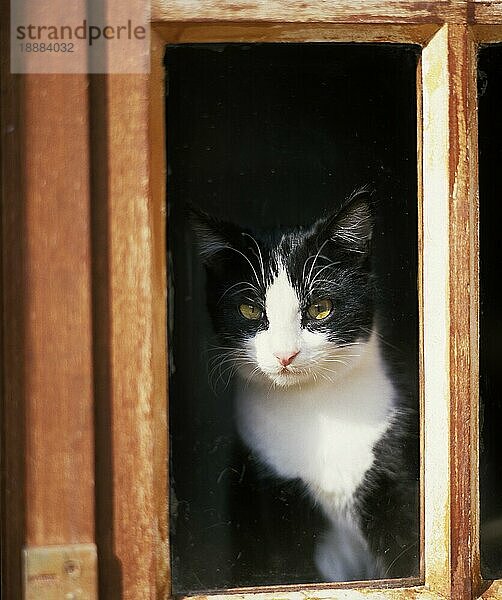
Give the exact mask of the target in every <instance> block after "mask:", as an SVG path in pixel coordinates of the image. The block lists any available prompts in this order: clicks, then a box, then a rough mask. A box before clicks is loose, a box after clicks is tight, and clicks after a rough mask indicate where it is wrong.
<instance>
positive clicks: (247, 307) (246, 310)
mask: <svg viewBox="0 0 502 600" xmlns="http://www.w3.org/2000/svg"><path fill="white" fill-rule="evenodd" d="M239 312H240V313H241V315H242V316H243V317H245V318H246V319H249V320H250V321H257V320H258V319H261V315H262V312H261V310H260V309H259V308H258V307H257V306H253V305H252V304H241V305H239Z"/></svg>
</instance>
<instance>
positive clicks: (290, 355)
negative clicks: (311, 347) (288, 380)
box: [274, 350, 300, 367]
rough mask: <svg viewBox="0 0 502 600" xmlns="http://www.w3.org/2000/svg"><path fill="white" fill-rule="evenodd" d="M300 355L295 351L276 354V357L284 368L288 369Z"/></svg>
mask: <svg viewBox="0 0 502 600" xmlns="http://www.w3.org/2000/svg"><path fill="white" fill-rule="evenodd" d="M299 353H300V351H299V350H294V351H293V352H276V353H275V354H274V356H275V357H276V358H277V360H278V361H279V362H280V363H281V365H282V366H283V367H287V366H288V365H290V364H291V363H292V362H293V360H294V358H295V356H297V355H298V354H299Z"/></svg>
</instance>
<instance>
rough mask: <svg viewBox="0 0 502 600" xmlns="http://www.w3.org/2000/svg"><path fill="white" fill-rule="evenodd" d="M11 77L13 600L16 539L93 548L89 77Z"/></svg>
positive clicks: (7, 223)
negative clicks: (14, 91)
mask: <svg viewBox="0 0 502 600" xmlns="http://www.w3.org/2000/svg"><path fill="white" fill-rule="evenodd" d="M15 80H16V81H17V82H18V84H19V85H18V95H17V101H18V104H17V106H16V107H15V108H14V107H12V108H13V109H15V110H16V111H19V114H20V116H21V119H19V120H17V119H16V118H15V117H14V119H13V121H10V119H9V117H7V124H6V122H5V121H4V123H3V124H4V125H7V128H8V131H9V132H10V134H11V135H12V137H13V138H14V140H15V141H14V144H15V147H16V154H14V157H13V158H14V160H15V161H16V162H17V165H16V166H17V168H18V169H19V170H14V171H13V172H12V173H10V174H7V173H5V172H4V174H5V175H6V176H7V180H8V181H9V180H11V177H12V178H13V179H12V181H11V184H7V185H6V187H5V188H4V202H5V205H4V246H3V258H4V283H5V284H6V285H5V287H4V290H5V296H4V315H3V319H4V324H5V331H4V360H5V363H4V365H5V374H6V381H5V391H6V395H5V406H4V410H5V419H6V421H5V426H6V432H5V443H6V444H7V446H6V448H5V450H6V459H5V460H6V466H5V469H6V480H7V481H6V486H7V490H6V492H7V502H6V505H5V510H6V513H7V521H8V522H9V525H7V528H8V529H9V528H12V527H14V528H16V531H15V533H14V534H13V535H14V536H15V539H13V538H12V536H11V534H10V533H8V534H7V536H8V538H7V549H8V552H7V554H8V556H9V559H8V560H9V563H10V561H12V563H11V564H12V567H9V566H8V567H7V572H8V573H9V574H10V576H8V579H7V582H6V584H5V585H6V589H7V597H20V588H19V581H18V577H19V575H17V576H16V575H13V569H16V570H17V572H18V573H19V571H20V569H19V565H20V550H21V549H20V544H21V543H22V544H25V545H27V546H41V545H49V544H68V543H85V542H92V541H94V465H93V462H94V442H93V438H94V430H93V395H92V356H91V310H90V305H91V300H90V298H91V290H90V236H89V185H88V171H89V160H88V122H87V113H88V107H87V79H86V76H78V75H69V76H52V75H51V76H49V75H27V76H24V77H23V78H22V79H21V78H15ZM10 117H12V114H11V115H10ZM16 121H17V122H16ZM68 131H71V132H72V135H71V136H69V135H68ZM4 150H5V147H4ZM5 164H7V165H9V164H10V165H11V166H14V165H12V163H11V162H7V163H4V165H5ZM4 181H5V179H4ZM19 182H21V185H20V186H19V187H18V188H17V187H16V189H13V186H12V184H14V185H15V183H19ZM13 436H19V437H18V438H17V439H13ZM14 452H16V453H18V456H14ZM20 459H21V460H23V462H24V465H23V464H19V461H20ZM15 468H17V469H18V470H16V471H14V469H15ZM18 486H19V489H17V487H18ZM16 501H17V502H18V503H19V504H18V505H17V506H16V505H14V502H16ZM11 520H12V521H13V523H14V524H15V525H12V524H11V523H10V521H11ZM20 527H22V531H21V530H20Z"/></svg>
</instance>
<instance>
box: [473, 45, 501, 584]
mask: <svg viewBox="0 0 502 600" xmlns="http://www.w3.org/2000/svg"><path fill="white" fill-rule="evenodd" d="M478 92H479V192H480V247H481V256H480V291H481V323H480V336H481V337H480V368H481V373H480V395H481V414H480V418H481V443H480V496H481V498H480V499H481V540H480V541H481V570H482V574H483V577H485V578H486V579H499V578H501V577H502V435H501V424H502V394H501V390H502V369H501V368H500V364H501V363H500V347H501V346H500V340H501V339H502V338H501V336H502V310H501V307H502V291H501V285H500V274H501V267H500V266H501V264H502V243H501V235H500V230H501V228H500V224H501V219H502V206H501V203H502V181H501V179H500V177H499V175H498V172H499V169H500V165H501V164H502V142H501V140H502V114H501V112H502V45H498V44H497V45H493V46H489V47H486V48H482V49H481V50H480V52H479V61H478Z"/></svg>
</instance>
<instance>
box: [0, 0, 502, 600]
mask: <svg viewBox="0 0 502 600" xmlns="http://www.w3.org/2000/svg"><path fill="white" fill-rule="evenodd" d="M3 4H4V6H6V7H7V8H8V4H9V3H8V1H6V0H3ZM74 4H75V6H80V7H81V9H82V14H83V15H85V14H86V12H85V11H86V2H85V0H76V2H75V3H74ZM104 10H105V11H107V10H108V11H111V8H110V6H109V5H108V4H106V3H105V4H104ZM7 13H8V11H6V14H7ZM2 25H3V33H5V35H4V36H3V37H2V86H3V90H5V97H4V98H3V99H2V114H1V119H2V131H3V132H9V135H5V133H4V135H3V139H2V156H1V159H2V170H3V175H4V177H3V182H4V183H3V184H2V186H3V187H2V196H3V205H2V273H3V275H2V276H3V282H4V286H3V287H4V292H3V322H2V340H3V347H2V348H3V357H2V368H3V373H2V384H3V404H2V416H3V419H2V421H3V429H2V450H3V452H2V477H3V481H2V488H3V493H2V521H3V523H4V525H3V527H2V542H3V547H4V548H6V549H7V551H6V556H5V563H4V564H3V565H2V569H3V572H2V574H3V580H2V591H4V592H5V594H6V597H21V589H22V582H21V576H20V569H19V563H20V556H21V549H22V547H23V546H26V545H27V546H39V545H45V544H55V543H64V544H70V543H76V542H80V543H83V542H93V543H95V544H96V545H97V550H98V558H99V572H100V573H99V574H100V584H99V594H100V596H102V597H117V594H121V596H123V597H124V598H130V599H134V600H141V599H143V598H145V599H146V598H158V599H161V598H169V597H170V583H169V535H168V532H169V526H168V503H167V500H166V499H167V492H168V484H167V482H168V459H167V456H168V454H167V453H168V445H167V440H168V422H167V414H168V412H167V397H168V394H167V378H166V365H167V348H166V340H165V331H166V322H167V315H166V308H165V307H166V260H165V220H166V204H165V202H166V199H165V192H166V190H165V179H166V168H165V165H166V156H165V119H164V71H163V65H162V57H163V52H164V46H165V44H166V43H168V42H183V41H204V42H208V41H243V42H253V41H295V42H299V41H304V42H309V41H340V42H347V41H357V42H371V41H373V42H402V43H403V42H404V43H406V42H408V43H418V44H420V45H421V46H422V47H423V55H422V60H421V62H420V65H419V70H420V74H421V75H420V77H418V81H419V86H418V92H419V93H418V99H419V102H418V107H417V111H418V115H419V128H418V147H419V155H418V157H417V160H418V163H417V164H418V167H419V200H418V201H419V208H420V211H419V257H420V264H419V272H420V279H419V302H420V323H421V332H420V346H421V360H420V363H421V366H420V379H421V399H420V403H421V430H422V434H421V448H422V466H421V487H422V494H421V497H422V508H421V512H422V521H421V527H422V553H421V556H422V561H423V569H422V572H423V580H421V581H420V582H417V581H416V580H413V581H407V580H396V581H387V582H364V583H362V584H353V583H351V584H345V583H340V584H332V585H331V584H329V585H322V586H319V585H317V586H295V587H294V589H293V588H289V589H286V588H285V587H284V586H282V587H279V588H255V589H247V590H234V591H233V592H232V593H228V594H210V595H208V598H216V597H217V598H218V600H223V598H227V597H228V598H231V597H232V598H233V597H235V596H238V597H241V598H245V599H246V600H251V599H252V598H253V599H256V600H274V599H276V598H277V597H280V598H281V599H282V598H290V599H291V600H300V599H302V600H303V599H304V598H305V597H312V598H314V597H315V598H330V599H334V600H336V599H342V598H366V597H371V598H386V599H388V598H390V599H391V600H392V599H405V598H406V599H409V598H430V599H433V598H435V599H439V598H455V599H457V598H458V599H460V600H467V599H470V598H479V597H481V598H484V599H485V600H491V599H495V598H497V597H501V596H502V580H498V581H494V582H491V581H484V580H482V579H481V576H480V568H479V509H478V504H479V503H478V407H479V398H478V383H477V381H478V370H479V367H478V312H479V299H478V295H479V291H478V289H479V282H478V254H479V240H478V212H479V209H478V185H477V113H476V105H477V100H476V52H477V47H478V46H479V45H481V44H487V43H494V42H498V41H502V2H485V1H483V0H437V1H431V2H427V3H424V2H415V1H413V0H401V1H400V2H396V1H395V0H378V1H377V0H368V1H364V0H340V1H339V2H333V3H326V2H325V1H324V0H313V1H312V2H304V1H303V0H289V1H288V0H254V1H252V0H236V1H235V2H233V3H229V2H223V1H222V0H219V1H218V0H191V1H189V2H187V1H186V0H154V1H153V2H152V31H151V64H152V69H151V73H150V75H106V76H96V75H87V76H86V75H73V76H57V75H30V76H18V75H17V76H16V75H10V74H9V62H8V55H9V48H8V26H9V23H8V19H5V20H4V23H3V24H2ZM6 40H7V41H6ZM46 97H48V98H50V102H43V99H44V98H46ZM20 108H21V110H22V111H23V117H24V121H23V122H22V121H21V120H20V118H19V110H20ZM61 119H63V121H61ZM61 122H63V124H64V128H65V131H71V132H72V133H71V136H70V135H60V136H59V137H57V136H56V137H55V136H54V130H55V129H56V130H58V131H59V129H58V127H59V126H60V123H61ZM422 123H423V124H424V125H423V126H422ZM70 138H71V139H70ZM48 141H49V142H50V143H48ZM52 146H55V148H56V150H57V151H56V152H54V151H53V150H54V148H53V147H52ZM69 149H70V150H71V152H73V153H77V154H78V153H80V160H79V161H76V162H73V163H68V162H65V159H64V156H65V152H68V150H69ZM60 150H61V152H59V151H60ZM82 156H83V159H82ZM438 156H439V157H440V160H438ZM61 164H65V168H64V169H61V168H60V165H61ZM45 176H46V177H49V181H51V184H52V182H55V183H56V184H57V190H58V194H59V196H60V197H67V198H68V199H69V200H68V201H69V202H70V201H71V210H63V209H62V207H63V208H64V205H61V204H58V203H57V202H54V199H53V198H52V197H49V198H48V199H47V203H48V205H50V210H49V212H48V213H47V214H46V213H44V212H43V211H42V212H40V211H41V204H40V198H45V197H46V196H47V189H46V188H44V184H43V180H44V177H45ZM51 178H52V179H51ZM51 210H52V211H56V212H51ZM37 211H39V212H37ZM41 216H42V217H44V218H42V219H41V218H40V217H41ZM48 217H52V218H48ZM76 220H77V221H78V222H79V223H80V224H81V227H80V228H77V229H76V230H75V227H74V223H75V221H76ZM420 223H421V226H420ZM41 224H43V226H44V228H45V231H46V237H47V238H50V236H55V238H54V239H63V240H65V242H66V243H67V246H66V251H65V252H60V253H56V254H51V253H48V252H47V244H46V239H45V238H44V237H43V236H40V235H37V233H39V232H40V227H41ZM64 236H66V237H64ZM72 244H75V246H73V245H72ZM70 247H71V249H72V251H73V254H70V253H69V251H68V250H69V248H70ZM75 256H79V257H80V268H79V269H75V268H74V265H75ZM54 265H55V267H54V268H55V271H54V272H57V273H61V272H62V271H61V270H62V269H63V270H64V273H65V276H66V277H67V278H68V279H67V281H66V284H67V285H65V286H63V287H61V288H58V287H57V285H56V284H55V282H54V281H52V280H50V278H46V279H44V278H43V277H38V276H37V273H38V274H39V273H41V272H43V271H44V269H46V268H47V269H48V268H49V267H51V268H52V266H54ZM11 271H14V273H15V274H16V275H15V277H14V278H11ZM42 300H43V301H44V302H45V306H44V307H43V308H44V310H42V309H41V308H40V306H41V302H42ZM62 304H64V306H68V307H71V306H74V307H75V306H76V307H78V309H79V310H78V319H77V320H75V315H74V314H72V312H71V310H63V311H62V310H61V306H62ZM33 308H34V309H36V310H35V313H34V314H35V316H37V319H34V318H33V314H32V313H30V310H29V309H33ZM51 311H52V312H51ZM51 315H52V317H53V316H54V315H57V316H58V318H57V319H54V318H49V317H50V316H51ZM47 332H49V334H50V337H49V341H50V342H51V343H54V344H59V345H61V340H63V341H64V342H65V344H63V348H62V349H59V347H58V350H57V351H56V354H55V356H54V358H53V360H52V362H51V361H49V360H48V359H47V358H46V356H45V354H44V349H43V345H44V344H46V343H47V342H48V340H47V338H46V337H44V336H46V335H47ZM63 351H64V352H63ZM68 357H69V358H70V360H69V362H68V361H67V359H68ZM37 361H38V362H37ZM65 361H66V362H65ZM33 365H40V366H41V372H42V374H43V377H42V376H39V377H38V378H37V377H36V374H37V373H36V372H35V373H34V371H33ZM68 373H70V375H71V377H69V378H68ZM82 388H83V389H85V393H84V394H82V393H81V392H80V390H81V389H82ZM47 389H49V390H51V394H50V399H51V400H52V401H53V402H54V405H55V406H56V412H55V415H56V417H57V418H56V419H54V418H52V419H50V418H46V417H44V415H45V414H46V412H47V404H46V403H45V400H46V397H47ZM75 397H77V398H79V403H78V410H75ZM61 431H63V432H64V435H61ZM76 440H78V443H77V442H76ZM93 456H94V457H95V459H94V462H93V458H92V457H93ZM132 474H134V477H133V476H132ZM10 481H13V482H19V481H20V482H22V483H21V484H20V485H11V484H10V483H9V482H10ZM75 498H78V502H77V507H75ZM54 506H58V509H59V510H58V511H55V510H54ZM76 514H77V515H78V518H76V517H75V515H76ZM7 517H8V518H7ZM403 584H404V585H403ZM396 586H397V587H396ZM197 598H199V599H202V598H203V596H200V595H199V596H197Z"/></svg>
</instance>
